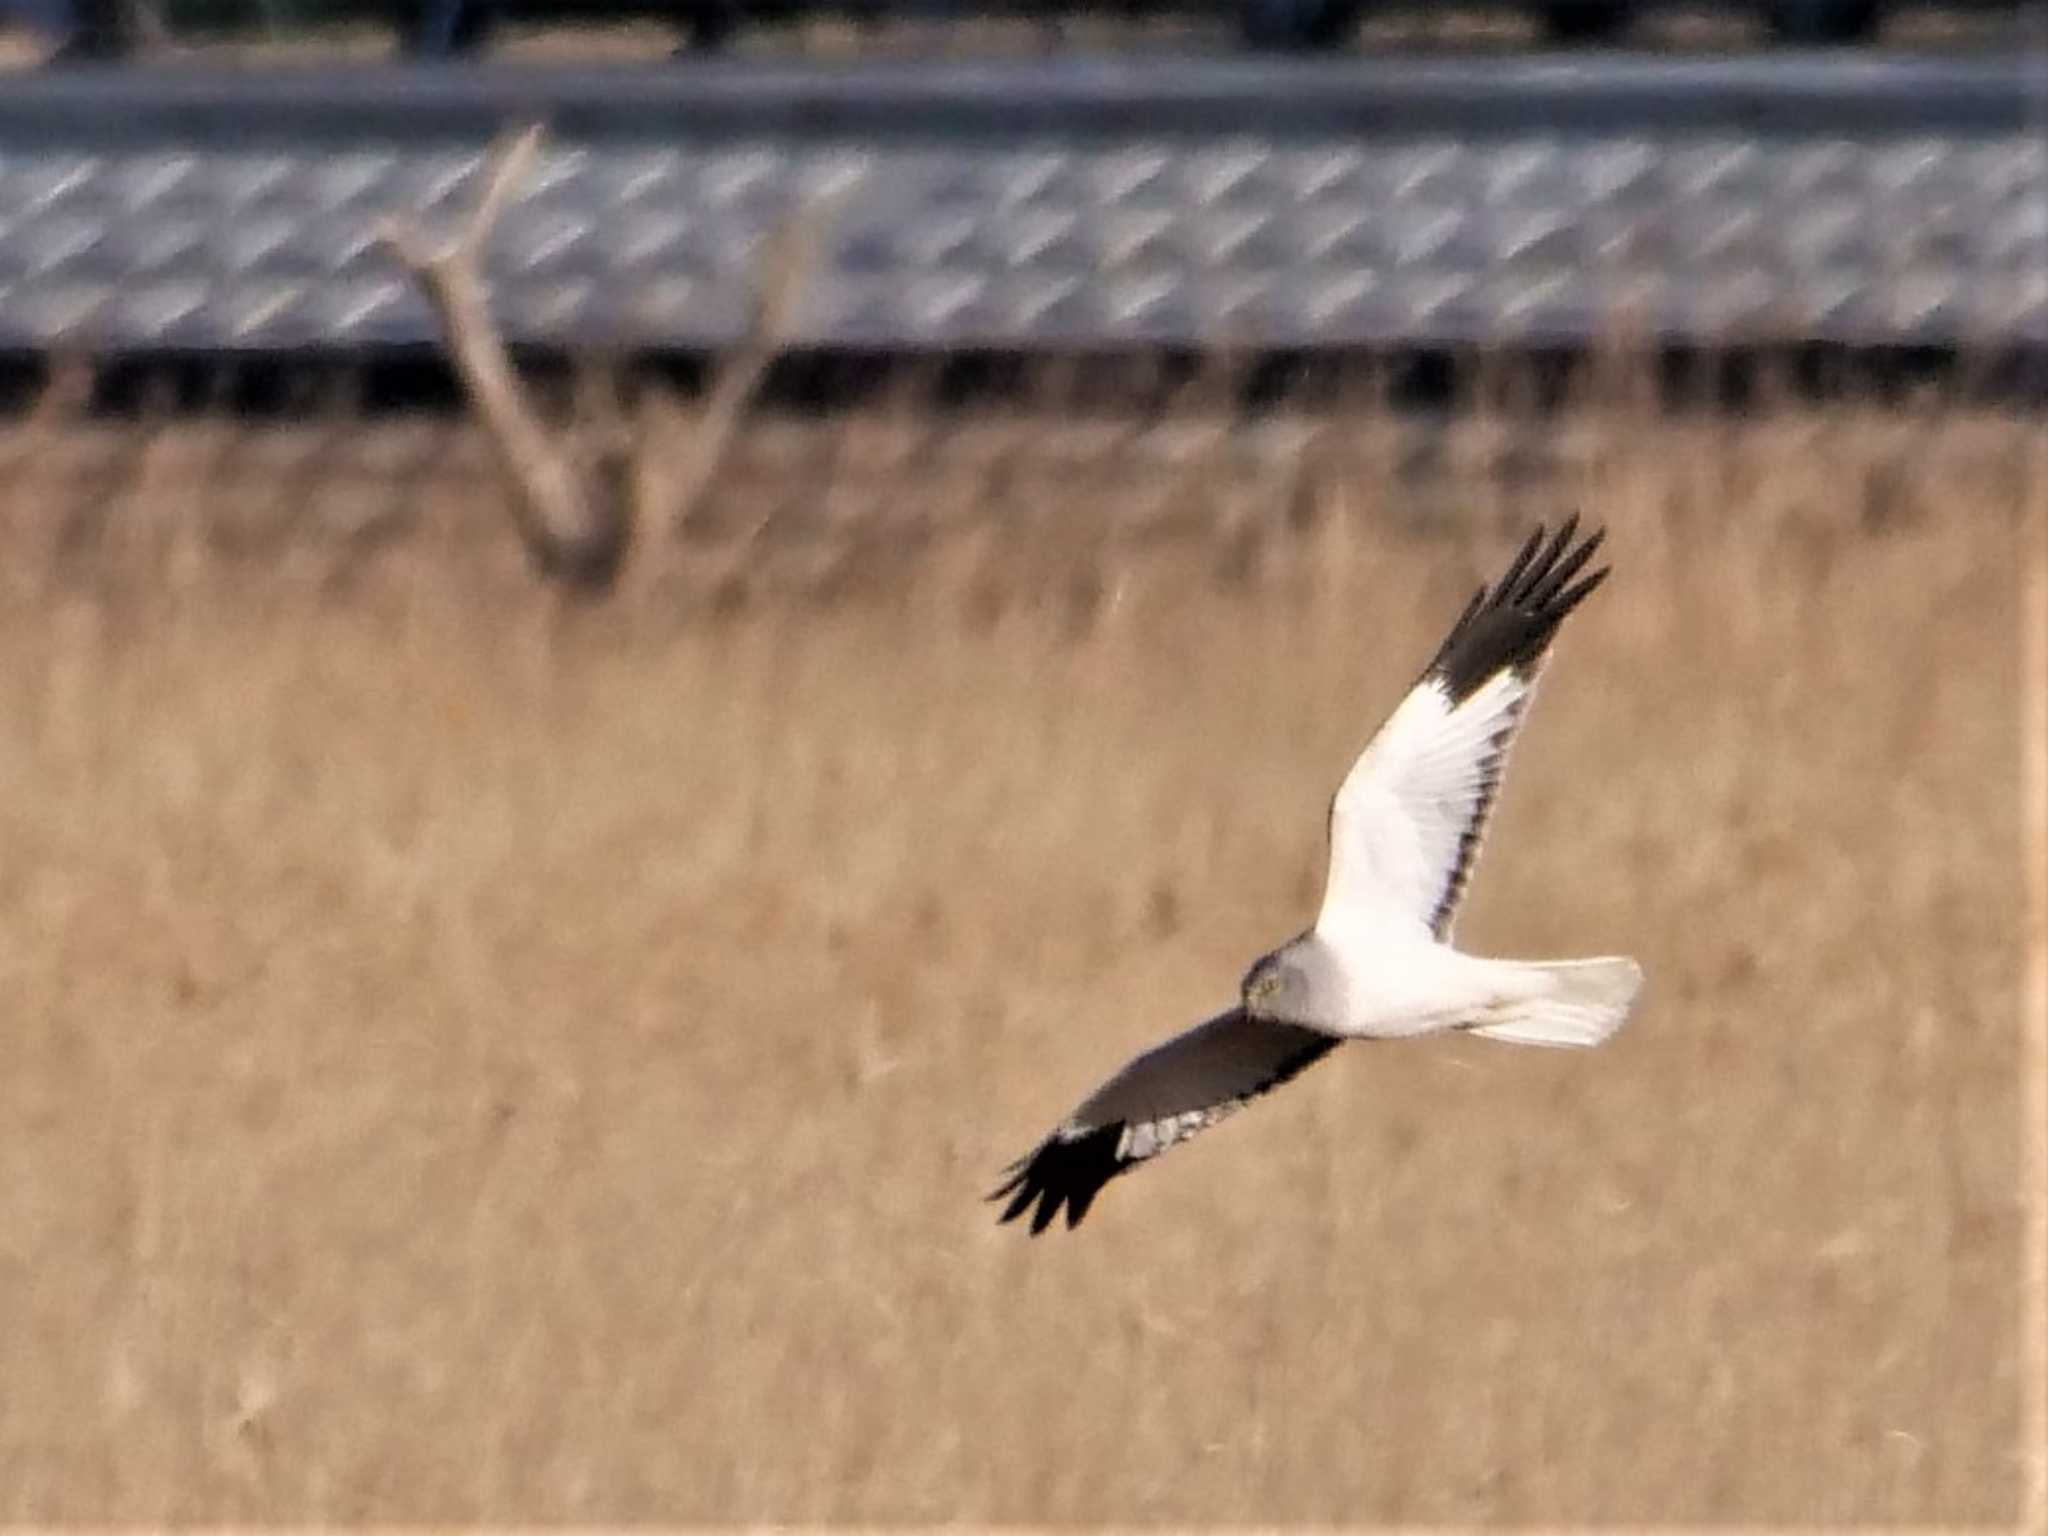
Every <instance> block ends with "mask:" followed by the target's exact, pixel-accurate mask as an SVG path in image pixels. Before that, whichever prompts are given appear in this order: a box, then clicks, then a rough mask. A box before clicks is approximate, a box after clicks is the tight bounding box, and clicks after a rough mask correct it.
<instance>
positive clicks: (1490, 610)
mask: <svg viewBox="0 0 2048 1536" xmlns="http://www.w3.org/2000/svg"><path fill="white" fill-rule="evenodd" d="M1578 531H1579V519H1578V514H1577V513H1573V514H1572V515H1571V516H1570V517H1568V518H1566V519H1565V520H1564V522H1563V523H1562V524H1561V525H1559V527H1558V529H1557V531H1556V532H1555V533H1547V531H1546V530H1545V528H1544V526H1543V525H1542V524H1541V523H1538V524H1537V525H1536V526H1535V528H1533V529H1531V530H1530V533H1529V537H1528V538H1526V539H1525V540H1523V541H1522V547H1521V549H1520V550H1519V551H1517V553H1516V555H1515V558H1514V559H1513V561H1511V562H1510V563H1509V565H1508V568H1507V570H1506V571H1505V572H1504V573H1503V574H1502V575H1501V578H1500V580H1499V581H1497V582H1495V583H1494V584H1493V585H1492V586H1491V587H1481V588H1480V589H1479V591H1478V593H1477V594H1476V595H1475V596H1474V597H1473V599H1472V601H1471V602H1470V603H1468V604H1467V605H1466V607H1465V611H1464V612H1463V613H1462V614H1460V615H1459V617H1458V621H1457V623H1455V624H1453V625H1452V626H1451V631H1450V633H1449V634H1448V635H1446V636H1445V637H1444V643H1443V644H1442V645H1441V646H1439V647H1438V648H1437V653H1436V655H1435V657H1434V658H1432V659H1431V661H1430V664H1429V666H1428V667H1427V668H1426V669H1425V671H1424V674H1423V675H1424V676H1425V677H1434V678H1437V679H1440V680H1441V681H1442V683H1443V686H1444V689H1445V691H1446V692H1448V693H1449V694H1450V697H1451V701H1452V703H1454V704H1456V703H1462V702H1463V701H1464V700H1465V699H1466V698H1468V697H1470V695H1471V694H1472V693H1473V692H1475V691H1476V690H1477V689H1479V688H1480V687H1481V686H1482V685H1484V684H1485V682H1486V681H1487V679H1488V678H1490V677H1493V676H1494V675H1495V674H1496V673H1498V672H1500V671H1501V670H1502V669H1503V668H1507V667H1512V668H1514V669H1515V670H1516V671H1517V672H1519V673H1522V674H1524V675H1526V674H1527V673H1528V672H1529V671H1530V670H1531V669H1533V668H1534V667H1535V665H1536V664H1537V663H1538V662H1540V661H1541V660H1542V659H1543V655H1544V653H1545V652H1546V651H1548V650H1549V649H1550V642H1551V641H1552V640H1553V639H1554V638H1555V637H1556V635H1557V628H1558V626H1559V625H1560V624H1562V623H1563V622H1564V620H1565V617H1566V615H1568V614H1569V613H1570V612H1571V611H1572V610H1573V609H1574V608H1576V607H1578V606H1579V604H1580V603H1582V602H1584V601H1585V600H1586V598H1587V596H1588V595H1590V594H1591V593H1592V591H1593V589H1594V588H1596V587H1598V586H1599V585H1600V583H1601V582H1603V581H1605V580H1606V579H1607V575H1608V572H1609V570H1610V569H1611V568H1610V567H1608V566H1604V565H1603V566H1601V567H1600V568H1599V569H1598V570H1596V571H1593V572H1591V573H1590V574H1588V575H1586V576H1585V577H1583V578H1582V579H1580V580H1577V581H1574V580H1573V578H1574V577H1577V576H1578V575H1579V573H1580V572H1581V571H1583V570H1585V568H1586V564H1587V562H1588V561H1590V560H1591V559H1592V558H1593V555H1594V554H1595V552H1597V551H1598V550H1599V548H1600V546H1601V544H1602V543H1603V542H1604V541H1605V540H1606V538H1607V530H1606V529H1604V528H1596V529H1594V530H1593V531H1592V532H1591V533H1589V534H1587V535H1586V537H1585V538H1583V539H1581V540H1579V542H1578V543H1577V544H1576V545H1574V544H1573V543H1572V540H1573V538H1574V537H1575V536H1576V535H1577V533H1578Z"/></svg>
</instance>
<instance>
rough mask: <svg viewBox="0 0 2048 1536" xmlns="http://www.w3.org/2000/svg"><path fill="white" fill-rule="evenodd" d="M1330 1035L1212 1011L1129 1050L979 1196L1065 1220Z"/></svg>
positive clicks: (1014, 1212) (1262, 1089)
mask: <svg viewBox="0 0 2048 1536" xmlns="http://www.w3.org/2000/svg"><path fill="white" fill-rule="evenodd" d="M1338 1043H1339V1042H1338V1041H1337V1040H1336V1039H1334V1038H1333V1037H1331V1036H1329V1035H1324V1034H1319V1033H1317V1032H1316V1031H1315V1030H1312V1029H1300V1028H1297V1027H1296V1026H1294V1025H1292V1024H1272V1023H1267V1022H1265V1021H1263V1020H1259V1019H1253V1018H1250V1017H1247V1016H1246V1014H1245V1012H1244V1010H1243V1009H1241V1008H1233V1009H1231V1010H1230V1011H1229V1012H1227V1013H1220V1014H1218V1015H1216V1017H1215V1018H1213V1019H1210V1020H1208V1021H1207V1022H1205V1023H1201V1024H1197V1025H1196V1026H1195V1027H1194V1028H1193V1029H1189V1030H1185V1031H1183V1032H1182V1033H1180V1034H1178V1035H1175V1036H1174V1037H1173V1038H1172V1039H1171V1040H1168V1041H1166V1042H1165V1043H1163V1044H1161V1045H1156V1046H1154V1047H1153V1048H1152V1049H1151V1050H1149V1051H1146V1052H1145V1053H1144V1054H1143V1055H1140V1056H1134V1057H1133V1058H1131V1060H1130V1061H1129V1062H1128V1063H1127V1064H1126V1065H1125V1066H1124V1068H1123V1070H1122V1071H1120V1072H1118V1073H1117V1074H1116V1076H1114V1077H1112V1078H1111V1079H1110V1080H1109V1081H1108V1082H1106V1083H1104V1084H1103V1085H1102V1086H1101V1087H1100V1088H1098V1089H1096V1090H1095V1092H1094V1093H1093V1094H1091V1095H1090V1096H1089V1097H1088V1099H1087V1100H1086V1102H1084V1103H1083V1104H1082V1105H1081V1107H1080V1108H1079V1109H1077V1110H1075V1111H1074V1112H1073V1113H1072V1114H1071V1115H1069V1116H1068V1117H1067V1118H1066V1119H1065V1120H1064V1121H1062V1122H1061V1123H1060V1125H1059V1127H1058V1129H1056V1130H1055V1131H1054V1132H1053V1133H1052V1134H1051V1135H1050V1136H1048V1137H1046V1138H1045V1140H1044V1141H1042V1142H1040V1143H1039V1144H1038V1145H1037V1147H1035V1148H1034V1149H1033V1150H1032V1152H1031V1153H1030V1155H1029V1156H1027V1157H1023V1158H1020V1159H1019V1160H1018V1161H1016V1162H1014V1163H1012V1164H1011V1165H1010V1166H1009V1167H1008V1168H1006V1169H1004V1170H1003V1172H1004V1174H1005V1175H1006V1180H1005V1182H1004V1183H1003V1184H1002V1186H1001V1187H1000V1188H998V1189H996V1190H994V1191H993V1192H992V1193H991V1194H990V1195H989V1197H988V1198H989V1199H991V1200H1002V1199H1006V1198H1007V1199H1008V1200H1009V1202H1010V1203H1009V1205H1008V1206H1007V1207H1005V1209H1004V1211H1003V1214H1002V1216H1001V1218H1000V1219H1001V1220H1003V1221H1014V1220H1016V1219H1017V1218H1018V1217H1019V1216H1021V1215H1023V1214H1024V1213H1025V1212H1026V1211H1027V1210H1030V1209H1031V1207H1032V1205H1033V1203H1034V1202H1035V1203H1036V1205H1037V1207H1038V1209H1037V1210H1036V1211H1035V1212H1033V1214H1032V1217H1031V1231H1032V1235H1033V1236H1036V1235H1037V1234H1038V1233H1040V1232H1043V1231H1044V1230H1045V1229H1046V1227H1047V1226H1048V1225H1050V1224H1051V1222H1052V1219H1053V1218H1054V1217H1055V1216H1057V1215H1058V1214H1059V1213H1060V1210H1061V1208H1062V1207H1064V1208H1065V1209H1066V1213H1067V1225H1068V1226H1070V1227H1072V1226H1074V1225H1076V1224H1078V1223H1079V1222H1080V1220H1081V1218H1082V1217H1083V1216H1085V1215H1087V1214H1088V1207H1089V1206H1090V1205H1092V1204H1093V1203H1094V1201H1095V1197H1096V1195H1097V1194H1098V1193H1099V1192H1100V1191H1101V1189H1102V1186H1103V1185H1105V1184H1107V1183H1108V1182H1109V1181H1110V1180H1111V1179H1113V1178H1115V1177H1116V1176H1117V1175H1118V1174H1120V1173H1124V1172H1127V1171H1129V1170H1130V1169H1132V1168H1134V1167H1136V1166H1137V1165H1138V1164H1139V1163H1141V1162H1143V1161H1145V1159H1147V1158H1149V1157H1156V1156H1158V1155H1159V1154H1160V1153H1161V1152H1164V1151H1165V1150H1166V1149H1167V1148H1168V1147H1170V1146H1172V1145H1174V1143H1176V1142H1180V1141H1185V1140H1187V1138H1188V1137H1190V1136H1193V1135H1194V1134H1195V1133H1196V1132H1198V1131H1204V1130H1207V1129H1208V1128H1209V1127H1210V1126H1212V1125H1214V1124H1215V1123H1216V1122H1217V1121H1219V1120H1221V1119H1223V1118H1225V1117H1226V1116H1228V1115H1230V1114H1232V1113H1234V1112H1235V1111H1237V1110H1238V1109H1241V1108H1242V1107H1243V1106H1244V1105H1245V1104H1247V1103H1249V1102H1250V1101H1251V1100H1253V1099H1255V1098H1257V1097H1258V1096H1259V1095H1260V1094H1263V1093H1266V1092H1269V1091H1270V1090H1272V1089H1274V1088H1277V1087H1279V1086H1280V1084H1282V1083H1284V1082H1286V1081H1287V1080H1288V1079H1289V1078H1291V1077H1294V1076H1296V1075H1297V1074H1299V1073H1301V1072H1302V1071H1304V1070H1306V1069H1307V1068H1308V1067H1310V1066H1313V1065H1314V1064H1315V1063H1316V1062H1318V1061H1321V1060H1322V1059H1323V1057H1324V1056H1326V1055H1328V1054H1329V1053H1330V1051H1331V1050H1332V1049H1333V1048H1335V1047H1336V1046H1337V1044H1338Z"/></svg>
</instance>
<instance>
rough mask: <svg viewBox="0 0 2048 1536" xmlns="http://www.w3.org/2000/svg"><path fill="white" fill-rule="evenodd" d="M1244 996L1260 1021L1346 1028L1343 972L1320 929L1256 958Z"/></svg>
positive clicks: (1246, 1007)
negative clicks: (1344, 1025)
mask: <svg viewBox="0 0 2048 1536" xmlns="http://www.w3.org/2000/svg"><path fill="white" fill-rule="evenodd" d="M1241 995H1242V998H1243V1002H1244V1011H1245V1012H1246V1013H1247V1014H1249V1015H1250V1016H1251V1017H1252V1018H1255V1019H1265V1020H1268V1021H1269V1022H1272V1023H1276V1024H1299V1025H1302V1026H1304V1027H1306V1028H1309V1029H1320V1030H1325V1031H1336V1030H1338V1029H1341V1028H1342V1026H1343V1022H1344V1019H1343V1015H1344V977H1343V972H1342V969H1341V968H1340V967H1339V966H1338V964H1337V957H1336V955H1335V954H1333V953H1332V952H1331V950H1330V947H1329V946H1328V945H1327V944H1325V943H1324V942H1323V941H1322V939H1321V937H1320V936H1318V935H1317V934H1316V933H1315V932H1314V930H1310V931H1309V932H1307V933H1305V934H1303V935H1301V937H1300V938H1297V939H1293V940H1290V941H1289V942H1288V943H1285V944H1283V945H1281V946H1280V947H1279V948H1278V949H1276V950H1274V951H1273V952H1272V953H1271V954H1265V955H1261V956H1259V958H1258V959H1257V960H1254V961H1253V962H1252V966H1251V969H1250V970H1248V971H1246V972H1245V973H1244V984H1243V987H1242V989H1241Z"/></svg>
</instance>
